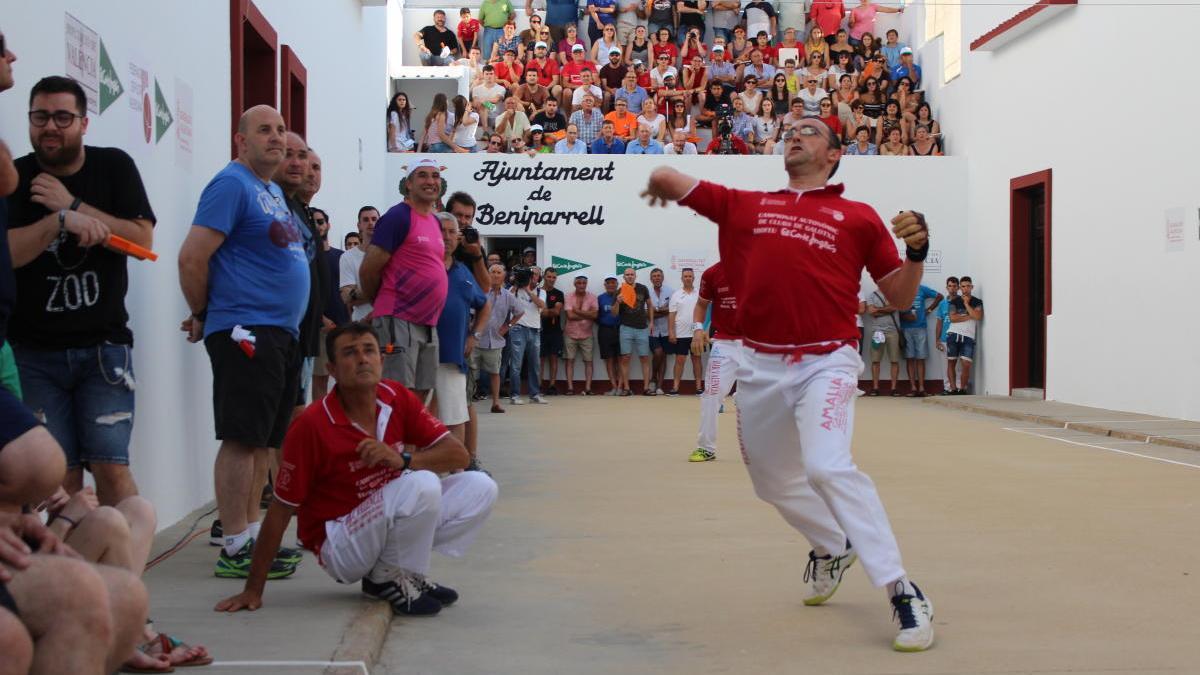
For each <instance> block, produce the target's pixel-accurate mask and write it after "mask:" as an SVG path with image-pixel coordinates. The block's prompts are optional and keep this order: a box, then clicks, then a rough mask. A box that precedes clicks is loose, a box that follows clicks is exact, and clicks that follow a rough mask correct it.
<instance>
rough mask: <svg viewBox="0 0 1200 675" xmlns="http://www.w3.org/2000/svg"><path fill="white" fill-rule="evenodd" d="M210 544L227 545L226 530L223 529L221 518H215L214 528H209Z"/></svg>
mask: <svg viewBox="0 0 1200 675" xmlns="http://www.w3.org/2000/svg"><path fill="white" fill-rule="evenodd" d="M208 545H209V546H224V545H225V531H224V530H222V529H221V521H220V520H214V521H213V524H212V528H211V529H209V531H208Z"/></svg>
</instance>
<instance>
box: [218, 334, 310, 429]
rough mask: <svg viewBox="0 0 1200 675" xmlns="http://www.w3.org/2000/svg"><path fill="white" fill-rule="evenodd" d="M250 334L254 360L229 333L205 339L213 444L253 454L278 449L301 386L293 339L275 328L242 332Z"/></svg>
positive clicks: (296, 350) (294, 340)
mask: <svg viewBox="0 0 1200 675" xmlns="http://www.w3.org/2000/svg"><path fill="white" fill-rule="evenodd" d="M246 329H247V330H249V331H250V332H251V333H253V334H254V337H255V343H254V355H253V356H249V355H247V354H246V352H244V351H243V350H242V348H241V347H240V346H239V345H238V344H237V343H236V342H234V341H233V340H232V339H231V338H230V336H229V334H230V332H229V331H227V330H225V331H220V332H217V333H213V334H212V335H209V336H208V337H206V338H204V347H205V348H206V349H207V350H208V358H209V360H210V361H211V362H212V371H213V419H214V421H215V422H216V427H217V440H220V441H235V442H237V443H244V444H246V445H248V446H250V447H252V448H268V447H269V448H278V447H280V446H281V445H282V443H283V437H284V435H285V434H286V433H287V428H288V423H289V422H290V421H291V417H292V408H293V407H294V406H295V404H296V391H297V389H298V387H299V385H300V348H299V343H298V342H297V341H296V338H294V337H292V334H291V333H289V332H287V331H286V330H283V329H282V328H276V327H274V326H246Z"/></svg>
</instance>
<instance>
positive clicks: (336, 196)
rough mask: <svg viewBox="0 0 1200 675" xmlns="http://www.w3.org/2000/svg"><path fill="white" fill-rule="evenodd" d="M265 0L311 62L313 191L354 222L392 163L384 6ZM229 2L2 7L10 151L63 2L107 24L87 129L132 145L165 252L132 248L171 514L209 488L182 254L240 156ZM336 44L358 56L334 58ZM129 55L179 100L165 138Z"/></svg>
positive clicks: (49, 65)
mask: <svg viewBox="0 0 1200 675" xmlns="http://www.w3.org/2000/svg"><path fill="white" fill-rule="evenodd" d="M15 4H16V3H6V5H5V6H6V7H10V6H15ZM256 4H257V6H258V7H259V9H260V10H262V12H263V13H264V15H265V16H266V17H267V19H268V20H269V21H270V22H271V23H272V24H273V25H274V27H275V29H276V30H277V31H278V32H279V41H280V44H281V45H282V44H285V43H286V44H291V45H292V46H293V48H294V49H295V51H296V52H297V54H298V55H299V57H300V59H301V60H302V61H303V62H304V64H305V65H306V66H307V69H308V91H309V101H308V129H309V141H310V143H311V144H312V145H313V147H315V148H316V149H317V150H318V151H319V152H320V153H321V156H322V159H323V161H324V163H325V184H324V189H323V190H322V192H321V194H320V195H318V198H317V199H316V202H317V205H319V206H323V207H325V208H326V209H327V210H328V211H329V213H330V215H331V217H332V218H333V222H334V223H335V225H338V226H341V225H343V224H345V228H344V229H345V230H348V229H350V227H352V226H353V223H354V218H355V212H356V211H357V208H358V206H359V205H360V204H361V203H362V202H363V201H364V200H367V199H373V198H377V197H378V190H377V186H378V183H377V182H376V181H375V180H374V179H372V178H370V177H372V176H379V175H381V174H382V173H383V154H384V153H383V152H382V148H383V145H384V144H383V139H384V121H383V120H384V115H383V111H384V109H385V107H386V102H387V80H386V77H385V72H386V52H385V43H386V23H385V21H384V11H385V10H384V9H383V8H368V9H365V10H364V9H363V8H362V7H361V5H360V4H359V2H357V0H327V1H324V2H318V1H317V0H307V1H306V2H303V3H301V2H295V1H286V0H256ZM228 8H229V4H228V3H226V2H215V1H214V2H200V3H195V2H192V3H188V2H170V3H165V2H154V1H152V0H121V1H117V0H106V1H105V2H80V1H65V0H43V1H42V2H36V3H33V2H31V3H21V11H20V12H16V11H11V12H5V16H4V18H3V22H4V24H3V29H4V32H5V36H6V39H7V41H8V45H9V47H10V48H11V49H12V50H13V51H14V52H15V53H16V54H17V56H18V59H19V60H18V61H17V62H16V64H15V65H14V70H15V73H16V81H17V85H16V87H14V88H13V89H12V90H11V91H9V92H7V93H6V94H4V95H0V134H2V135H3V137H4V139H5V140H6V141H7V142H8V143H9V145H10V147H11V148H12V150H13V152H14V154H24V153H25V152H28V151H29V149H30V148H29V142H28V140H27V139H28V135H27V131H26V129H27V126H26V122H25V111H26V110H27V105H26V104H27V101H28V92H29V88H30V87H31V86H32V85H33V84H34V82H36V81H37V80H38V79H40V78H41V77H43V76H46V75H51V74H63V73H64V68H65V58H64V53H65V48H64V14H63V13H64V11H68V12H70V13H71V14H72V15H73V16H75V17H76V18H78V19H79V20H80V21H82V22H83V23H84V24H86V25H87V26H88V27H90V28H91V29H92V30H94V31H96V32H97V33H99V34H100V37H101V39H102V40H103V43H104V46H105V48H106V49H107V51H108V53H109V55H110V57H111V59H112V62H113V64H114V67H115V68H116V70H117V72H118V74H119V77H120V78H121V81H122V84H123V86H124V88H125V93H123V94H122V95H121V97H120V98H118V99H117V100H116V101H115V102H114V103H113V104H112V106H111V107H109V108H108V109H107V110H105V111H104V112H103V114H99V115H96V114H93V115H92V116H91V120H90V127H89V130H88V134H87V136H86V138H85V142H86V143H88V144H91V145H101V146H115V147H120V148H122V149H125V150H126V151H127V152H129V153H130V154H131V155H132V156H133V157H134V159H135V160H136V162H137V165H138V168H139V170H140V171H141V175H142V180H143V182H144V183H145V185H146V189H147V192H148V193H149V196H150V203H151V205H152V206H153V208H154V211H155V215H156V216H157V217H158V225H157V227H156V228H155V241H154V248H155V250H156V251H158V253H159V254H160V255H161V258H160V259H159V261H158V262H156V263H148V262H130V289H129V295H128V296H127V298H126V304H127V306H128V308H129V313H130V315H131V323H132V328H133V331H134V335H135V348H134V364H135V366H134V367H135V371H136V372H137V379H138V385H137V410H136V417H137V419H136V424H135V425H134V434H133V446H132V448H131V456H132V463H133V470H134V475H135V477H136V478H137V480H138V483H139V486H140V488H141V491H142V493H143V494H144V495H146V496H147V497H148V498H149V499H151V500H152V501H153V502H154V503H155V505H156V506H157V508H158V512H159V521H160V523H161V524H162V525H163V526H164V527H165V526H167V525H170V524H172V523H174V522H175V521H177V520H178V519H179V518H181V517H182V516H183V515H185V514H186V513H188V512H189V511H191V510H192V509H194V508H195V507H196V506H198V505H200V504H201V503H203V502H205V501H207V500H209V499H211V498H212V462H213V458H214V457H215V453H216V442H215V441H214V440H213V425H212V393H211V391H212V390H211V375H210V370H209V363H208V358H207V356H206V355H205V353H204V349H203V347H201V346H198V345H189V344H188V343H187V342H185V341H184V340H183V338H182V334H181V333H179V330H178V326H179V321H180V320H181V319H182V318H183V317H184V316H186V315H187V313H188V312H187V308H186V306H185V304H184V302H183V298H182V295H181V294H180V291H179V283H178V276H177V273H176V266H175V261H176V253H177V251H178V250H179V246H180V244H181V243H182V241H183V238H184V236H185V235H186V233H187V230H188V227H189V226H190V224H191V219H192V216H193V214H194V212H195V207H196V201H197V199H198V198H199V195H200V191H201V190H202V189H203V187H204V185H205V184H206V183H207V182H208V180H209V179H210V178H211V177H212V175H213V174H214V173H215V172H216V171H218V170H219V169H220V168H221V167H222V166H224V165H225V164H226V163H227V162H228V161H229V159H230V157H229V148H230V136H229V126H230V122H229V120H230V93H229V92H230V86H229V77H230V75H229V67H230V66H229V16H228V12H229V9H228ZM318 28H319V29H318ZM339 53H345V54H347V55H348V56H347V57H346V58H337V57H336V54H339ZM350 59H352V61H350ZM131 61H133V62H136V63H137V64H139V65H140V66H141V67H143V68H145V69H148V70H149V72H150V87H151V93H150V95H151V99H153V97H154V93H153V91H152V90H153V86H154V80H155V79H157V80H158V83H159V84H160V86H161V87H162V90H163V93H164V95H165V96H166V98H167V100H168V102H169V104H170V106H171V109H172V113H173V114H174V117H175V126H173V127H172V128H170V129H169V130H168V131H167V134H166V135H165V136H164V137H163V139H162V141H161V142H160V143H157V144H154V143H150V144H147V143H145V142H144V141H142V140H141V136H140V134H141V125H140V119H141V117H140V113H137V112H135V111H134V110H132V109H131V108H130V100H131V98H132V96H131V87H132V78H131V77H130V74H129V73H130V62H131ZM348 63H350V64H352V66H348ZM180 82H182V83H186V84H187V85H189V86H190V87H191V90H192V93H193V111H192V120H193V143H192V147H193V151H192V154H191V156H190V160H189V158H188V156H187V155H186V154H185V153H182V152H181V151H180V150H179V149H178V148H177V146H176V140H175V132H176V129H177V128H178V127H179V125H180V118H181V115H180V114H179V110H178V108H177V107H176V104H175V96H176V93H177V91H179V90H181V87H180V86H179V84H178V83H180ZM359 138H361V139H362V140H363V144H364V151H363V154H362V159H361V165H360V159H359V151H358V139H359Z"/></svg>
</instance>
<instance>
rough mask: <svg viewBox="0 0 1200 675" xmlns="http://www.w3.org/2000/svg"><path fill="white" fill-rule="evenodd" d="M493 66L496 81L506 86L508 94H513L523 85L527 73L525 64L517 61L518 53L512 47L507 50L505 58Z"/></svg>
mask: <svg viewBox="0 0 1200 675" xmlns="http://www.w3.org/2000/svg"><path fill="white" fill-rule="evenodd" d="M493 68H494V72H495V74H496V82H497V83H499V84H501V85H503V86H504V89H505V91H506V92H507V94H506V95H508V96H511V95H512V93H513V92H514V91H516V90H517V87H519V86H521V82H522V81H523V79H524V77H523V76H524V75H525V66H523V65H521V64H520V63H518V62H517V53H516V52H515V51H513V50H512V49H509V50H507V51H505V52H504V56H503V58H502V59H501V60H500V62H499V63H496V64H494V65H493Z"/></svg>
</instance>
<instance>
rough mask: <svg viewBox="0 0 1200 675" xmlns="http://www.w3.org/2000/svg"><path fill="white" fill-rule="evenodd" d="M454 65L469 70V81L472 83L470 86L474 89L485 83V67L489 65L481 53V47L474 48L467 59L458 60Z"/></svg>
mask: <svg viewBox="0 0 1200 675" xmlns="http://www.w3.org/2000/svg"><path fill="white" fill-rule="evenodd" d="M453 65H456V66H462V67H463V68H465V69H466V70H467V73H468V76H467V81H468V82H469V83H470V86H472V87H474V86H475V85H477V84H479V83H480V82H482V81H483V67H484V66H486V65H487V63H485V62H484V60H483V55H482V52H480V51H479V47H472V48H471V50H470V51H469V52H468V57H467V58H465V59H458V60H457V61H455V62H454V64H453Z"/></svg>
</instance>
